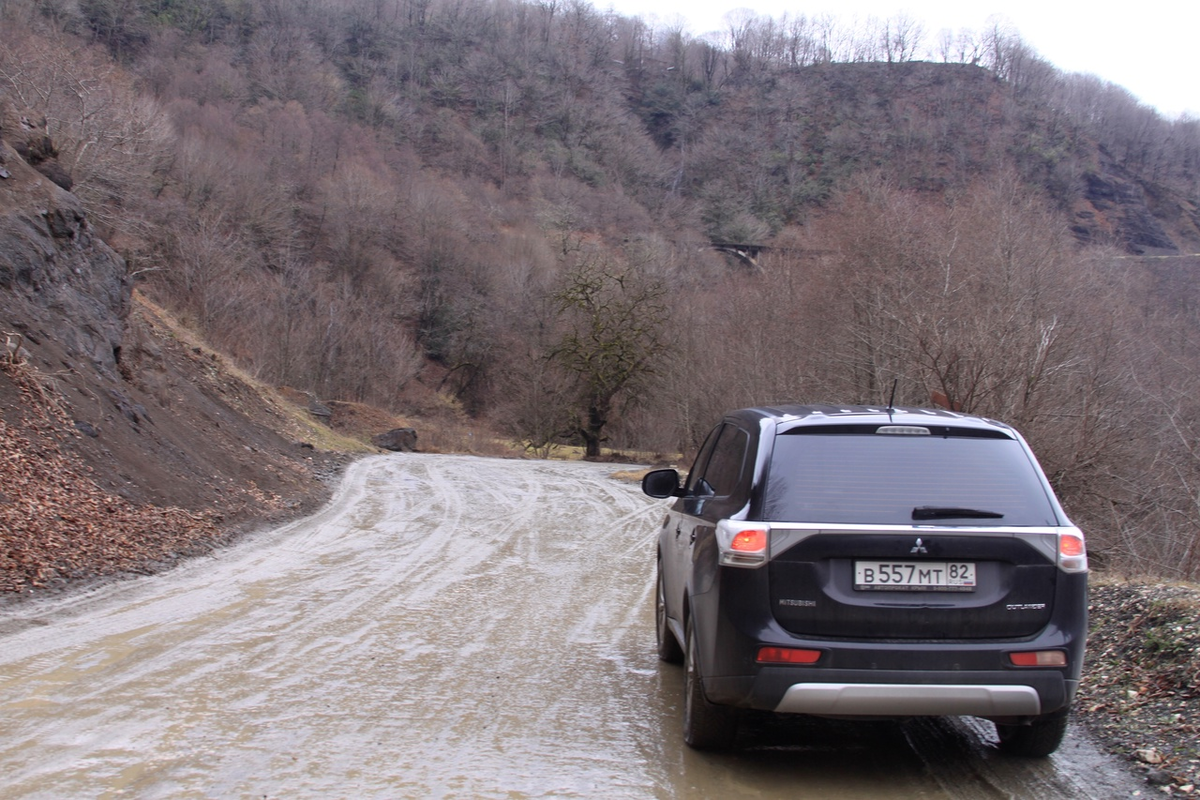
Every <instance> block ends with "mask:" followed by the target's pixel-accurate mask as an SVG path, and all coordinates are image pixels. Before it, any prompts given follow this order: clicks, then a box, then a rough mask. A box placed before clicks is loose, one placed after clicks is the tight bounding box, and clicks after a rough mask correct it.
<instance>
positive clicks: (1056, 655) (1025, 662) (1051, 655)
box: [1008, 650, 1067, 667]
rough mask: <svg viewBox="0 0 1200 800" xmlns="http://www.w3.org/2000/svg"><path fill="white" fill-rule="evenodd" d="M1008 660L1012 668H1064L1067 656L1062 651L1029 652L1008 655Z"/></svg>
mask: <svg viewBox="0 0 1200 800" xmlns="http://www.w3.org/2000/svg"><path fill="white" fill-rule="evenodd" d="M1008 660H1009V661H1011V662H1012V665H1013V666H1014V667H1065V666H1066V665H1067V654H1066V653H1064V652H1063V651H1062V650H1031V651H1029V652H1027V653H1009V654H1008Z"/></svg>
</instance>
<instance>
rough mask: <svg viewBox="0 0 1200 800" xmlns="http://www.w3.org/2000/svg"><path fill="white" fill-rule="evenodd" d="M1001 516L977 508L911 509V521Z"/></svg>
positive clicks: (942, 507)
mask: <svg viewBox="0 0 1200 800" xmlns="http://www.w3.org/2000/svg"><path fill="white" fill-rule="evenodd" d="M1003 516H1004V515H1003V514H999V513H997V512H995V511H983V510H982V509H978V508H954V507H946V506H917V507H916V508H914V509H913V513H912V518H913V519H953V518H955V517H963V518H965V519H1000V518H1001V517H1003Z"/></svg>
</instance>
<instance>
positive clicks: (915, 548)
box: [908, 538, 929, 553]
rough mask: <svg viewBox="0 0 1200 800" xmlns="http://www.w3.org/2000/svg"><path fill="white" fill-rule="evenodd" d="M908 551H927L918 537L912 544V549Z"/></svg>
mask: <svg viewBox="0 0 1200 800" xmlns="http://www.w3.org/2000/svg"><path fill="white" fill-rule="evenodd" d="M908 552H910V553H928V552H929V551H928V550H926V549H925V545H924V544H923V543H922V542H921V540H920V539H919V538H918V539H917V543H916V544H914V545H913V549H912V550H909V551H908Z"/></svg>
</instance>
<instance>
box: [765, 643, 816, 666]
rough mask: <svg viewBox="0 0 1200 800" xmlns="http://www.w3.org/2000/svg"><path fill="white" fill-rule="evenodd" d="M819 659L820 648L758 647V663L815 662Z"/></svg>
mask: <svg viewBox="0 0 1200 800" xmlns="http://www.w3.org/2000/svg"><path fill="white" fill-rule="evenodd" d="M820 659H821V651H820V650H802V649H799V648H796V647H760V648H759V650H758V663H760V664H815V663H817V661H819V660H820Z"/></svg>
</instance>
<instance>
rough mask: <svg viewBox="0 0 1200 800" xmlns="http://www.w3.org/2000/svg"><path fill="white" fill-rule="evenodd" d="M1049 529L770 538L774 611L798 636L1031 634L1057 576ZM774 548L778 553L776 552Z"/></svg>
mask: <svg viewBox="0 0 1200 800" xmlns="http://www.w3.org/2000/svg"><path fill="white" fill-rule="evenodd" d="M1056 542H1057V538H1056V533H1055V531H1054V530H1053V529H1043V530H1040V531H1032V530H1022V531H1021V532H1020V533H1013V532H1004V531H1001V530H997V529H995V528H980V529H964V528H962V527H956V528H954V529H953V530H945V529H932V530H931V529H929V528H921V529H914V530H912V531H911V532H907V531H905V532H897V531H895V530H891V531H878V530H877V531H872V530H869V529H863V530H845V531H841V530H839V531H836V532H831V531H825V530H807V531H804V530H793V531H790V532H788V531H782V530H779V528H778V527H776V528H775V530H773V532H772V551H773V552H772V558H771V561H770V563H769V565H768V571H769V581H770V598H771V608H772V609H773V613H774V616H775V619H776V620H777V621H778V622H779V624H780V625H781V626H783V627H784V628H785V629H786V630H788V631H790V632H792V633H794V634H797V635H801V636H815V637H829V638H843V637H844V638H852V639H856V640H860V641H861V640H864V639H874V640H882V641H886V640H972V639H1008V638H1021V637H1026V636H1032V635H1033V634H1035V633H1037V632H1038V631H1040V630H1041V629H1042V628H1044V627H1045V626H1046V625H1047V624H1048V623H1049V621H1050V618H1051V614H1052V612H1053V605H1054V596H1055V586H1056V581H1057V580H1058V578H1059V575H1060V574H1061V573H1060V571H1059V570H1058V568H1057V566H1056V563H1055V560H1054V553H1055V552H1056V547H1057V544H1056ZM777 550H780V551H781V552H776V551H777Z"/></svg>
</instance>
